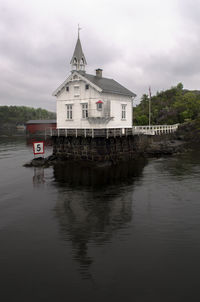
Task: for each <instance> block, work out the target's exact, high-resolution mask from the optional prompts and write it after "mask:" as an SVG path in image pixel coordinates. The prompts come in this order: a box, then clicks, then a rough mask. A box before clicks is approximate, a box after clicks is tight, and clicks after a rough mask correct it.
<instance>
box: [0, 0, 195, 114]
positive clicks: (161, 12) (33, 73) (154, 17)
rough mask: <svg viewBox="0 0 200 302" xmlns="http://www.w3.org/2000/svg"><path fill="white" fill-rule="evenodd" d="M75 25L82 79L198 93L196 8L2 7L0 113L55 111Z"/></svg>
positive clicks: (56, 3) (126, 4)
mask: <svg viewBox="0 0 200 302" xmlns="http://www.w3.org/2000/svg"><path fill="white" fill-rule="evenodd" d="M78 23H79V24H80V26H81V27H82V30H81V32H80V36H81V43H82V47H83V51H84V54H85V57H86V60H87V63H88V65H87V67H86V71H87V72H88V73H92V74H94V70H95V69H96V68H98V67H100V68H102V69H103V76H105V77H108V78H114V79H115V80H117V81H118V82H120V83H121V84H122V85H124V86H125V87H127V88H128V89H130V90H132V91H133V92H134V93H136V94H137V102H138V101H139V100H140V97H141V95H142V94H144V93H148V87H149V86H151V89H152V94H154V93H156V92H157V91H160V90H163V89H167V88H170V87H171V86H175V85H176V84H177V83H179V82H182V83H183V85H184V88H188V89H200V1H199V0H118V1H117V0H97V1H96V0H76V1H68V0H0V105H25V106H32V107H42V108H45V109H48V110H52V111H55V103H56V100H55V97H53V96H52V92H53V91H54V90H55V89H56V88H57V87H58V85H60V84H61V83H62V82H63V81H64V80H65V79H66V77H67V76H68V75H69V74H70V64H69V63H70V60H71V57H72V54H73V51H74V47H75V44H76V40H77V27H78Z"/></svg>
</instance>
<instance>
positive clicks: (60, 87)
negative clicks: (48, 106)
mask: <svg viewBox="0 0 200 302" xmlns="http://www.w3.org/2000/svg"><path fill="white" fill-rule="evenodd" d="M74 75H77V76H78V79H75V80H74V79H73V77H74ZM80 80H82V81H84V82H85V83H87V84H89V85H90V86H91V87H93V88H94V89H95V90H97V91H99V92H102V89H101V88H100V87H99V86H97V85H95V84H93V83H92V82H90V81H89V80H88V79H87V78H85V77H84V75H81V74H79V73H78V72H76V71H75V72H73V74H71V75H70V76H69V77H68V78H67V79H66V80H65V81H64V82H63V83H62V84H61V85H60V86H59V87H58V88H57V89H56V90H55V91H54V92H53V94H52V95H53V96H57V95H58V93H59V92H60V91H61V90H62V89H63V88H64V86H65V85H66V84H67V83H69V82H73V81H74V82H75V81H80Z"/></svg>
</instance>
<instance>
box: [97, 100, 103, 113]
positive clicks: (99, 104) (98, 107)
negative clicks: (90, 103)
mask: <svg viewBox="0 0 200 302" xmlns="http://www.w3.org/2000/svg"><path fill="white" fill-rule="evenodd" d="M96 104H97V110H98V111H101V110H102V108H103V102H102V101H98V102H96Z"/></svg>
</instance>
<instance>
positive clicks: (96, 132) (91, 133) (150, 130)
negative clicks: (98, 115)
mask: <svg viewBox="0 0 200 302" xmlns="http://www.w3.org/2000/svg"><path fill="white" fill-rule="evenodd" d="M178 126H179V124H175V125H155V126H133V127H132V128H104V129H93V128H90V129H52V128H48V129H45V136H49V135H50V136H66V137H67V136H75V137H78V136H84V137H107V138H108V137H116V136H128V135H140V134H143V135H162V134H167V133H172V132H175V131H176V130H177V129H178Z"/></svg>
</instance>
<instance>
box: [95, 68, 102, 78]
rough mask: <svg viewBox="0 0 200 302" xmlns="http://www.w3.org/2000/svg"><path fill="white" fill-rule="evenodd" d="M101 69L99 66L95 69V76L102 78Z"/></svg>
mask: <svg viewBox="0 0 200 302" xmlns="http://www.w3.org/2000/svg"><path fill="white" fill-rule="evenodd" d="M102 71H103V69H100V68H98V69H96V77H98V78H102Z"/></svg>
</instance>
